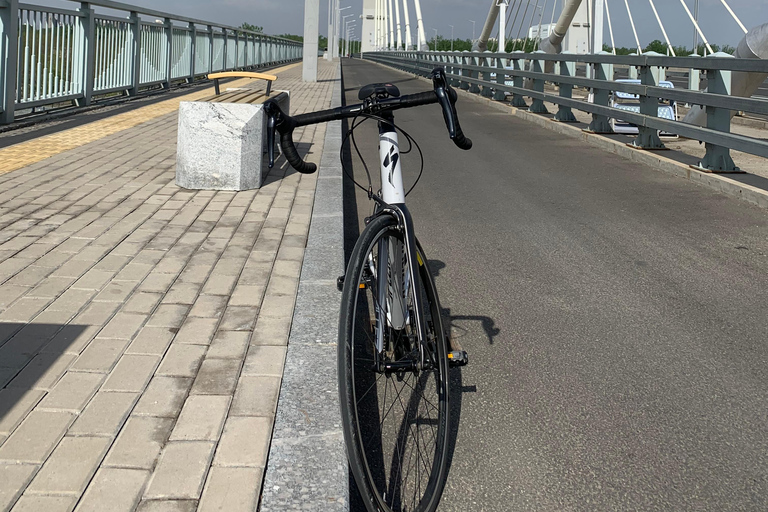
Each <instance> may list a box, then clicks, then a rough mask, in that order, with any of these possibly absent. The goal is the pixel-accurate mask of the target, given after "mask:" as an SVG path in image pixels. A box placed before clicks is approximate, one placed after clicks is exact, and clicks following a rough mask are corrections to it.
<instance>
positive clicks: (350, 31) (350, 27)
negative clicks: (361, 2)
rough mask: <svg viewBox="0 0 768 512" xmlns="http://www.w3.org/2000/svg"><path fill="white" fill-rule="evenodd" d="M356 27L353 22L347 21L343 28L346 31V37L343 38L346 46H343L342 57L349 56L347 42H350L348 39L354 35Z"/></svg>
mask: <svg viewBox="0 0 768 512" xmlns="http://www.w3.org/2000/svg"><path fill="white" fill-rule="evenodd" d="M356 26H357V25H355V21H354V20H350V21H348V22H347V24H346V25H345V26H344V28H345V29H346V31H345V32H346V37H345V43H346V44H345V45H344V46H345V49H344V55H349V54H350V51H349V48H350V44H349V42H350V40H351V39H350V37H351V35H353V34H354V32H355V27H356Z"/></svg>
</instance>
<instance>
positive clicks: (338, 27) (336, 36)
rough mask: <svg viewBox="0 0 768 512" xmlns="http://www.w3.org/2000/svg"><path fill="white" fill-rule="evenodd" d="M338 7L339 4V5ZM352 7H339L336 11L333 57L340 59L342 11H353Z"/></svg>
mask: <svg viewBox="0 0 768 512" xmlns="http://www.w3.org/2000/svg"><path fill="white" fill-rule="evenodd" d="M337 5H338V4H337ZM351 8H352V6H351V5H348V6H346V7H338V8H337V9H336V30H334V32H333V40H334V45H333V56H334V57H338V56H339V37H341V22H340V21H341V11H346V10H347V9H351Z"/></svg>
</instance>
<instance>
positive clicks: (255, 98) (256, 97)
mask: <svg viewBox="0 0 768 512" xmlns="http://www.w3.org/2000/svg"><path fill="white" fill-rule="evenodd" d="M262 98H263V99H262ZM266 99H267V95H266V94H264V93H263V92H261V91H254V92H252V93H249V94H246V95H245V96H241V97H239V98H237V99H236V100H229V101H230V102H231V103H263V102H264V100H266Z"/></svg>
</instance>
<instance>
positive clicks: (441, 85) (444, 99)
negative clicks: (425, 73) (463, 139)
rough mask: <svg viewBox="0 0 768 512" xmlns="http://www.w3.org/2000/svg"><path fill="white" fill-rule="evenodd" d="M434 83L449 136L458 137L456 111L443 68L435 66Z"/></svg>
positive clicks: (433, 72)
mask: <svg viewBox="0 0 768 512" xmlns="http://www.w3.org/2000/svg"><path fill="white" fill-rule="evenodd" d="M432 84H433V85H434V88H435V96H437V101H438V103H440V106H441V107H442V108H443V119H445V126H446V128H448V136H449V137H450V138H451V139H453V138H454V137H456V111H455V110H454V107H453V103H452V102H451V97H450V95H449V94H448V82H447V80H446V78H445V71H444V70H443V68H435V70H434V71H432Z"/></svg>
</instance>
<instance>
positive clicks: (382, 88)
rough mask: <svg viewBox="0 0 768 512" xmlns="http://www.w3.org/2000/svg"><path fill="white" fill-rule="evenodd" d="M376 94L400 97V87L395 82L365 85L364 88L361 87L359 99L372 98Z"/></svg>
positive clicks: (358, 94)
mask: <svg viewBox="0 0 768 512" xmlns="http://www.w3.org/2000/svg"><path fill="white" fill-rule="evenodd" d="M374 94H375V95H376V96H382V95H384V97H392V98H399V97H400V89H398V88H397V86H396V85H393V84H368V85H366V86H363V88H362V89H360V92H358V93H357V99H359V100H364V99H366V98H370V97H371V96H373V95H374Z"/></svg>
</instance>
